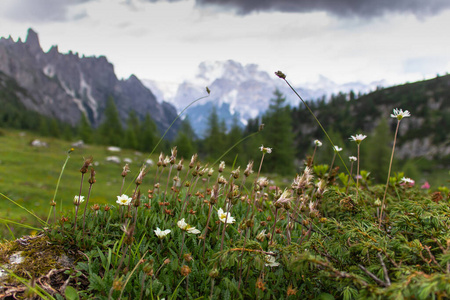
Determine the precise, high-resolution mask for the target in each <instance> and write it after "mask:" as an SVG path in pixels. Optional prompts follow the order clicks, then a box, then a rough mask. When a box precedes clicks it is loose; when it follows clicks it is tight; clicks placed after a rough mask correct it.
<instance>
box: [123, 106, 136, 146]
mask: <svg viewBox="0 0 450 300" xmlns="http://www.w3.org/2000/svg"><path fill="white" fill-rule="evenodd" d="M139 131H140V124H139V119H138V117H137V115H136V112H135V111H134V110H130V112H129V113H128V120H127V129H126V130H125V141H124V147H127V148H131V149H138V146H139V142H138V138H137V136H138V135H139V134H140V132H139Z"/></svg>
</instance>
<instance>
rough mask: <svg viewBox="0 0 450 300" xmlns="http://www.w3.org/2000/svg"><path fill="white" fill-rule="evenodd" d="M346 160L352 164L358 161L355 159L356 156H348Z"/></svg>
mask: <svg viewBox="0 0 450 300" xmlns="http://www.w3.org/2000/svg"><path fill="white" fill-rule="evenodd" d="M348 159H349V160H350V161H351V162H354V161H357V160H358V159H357V158H356V156H349V157H348Z"/></svg>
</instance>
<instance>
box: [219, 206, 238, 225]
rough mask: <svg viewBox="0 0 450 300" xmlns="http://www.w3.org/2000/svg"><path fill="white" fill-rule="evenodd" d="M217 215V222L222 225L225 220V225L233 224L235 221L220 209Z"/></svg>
mask: <svg viewBox="0 0 450 300" xmlns="http://www.w3.org/2000/svg"><path fill="white" fill-rule="evenodd" d="M217 215H218V216H219V220H220V221H221V222H222V223H225V219H226V221H227V224H232V223H234V222H235V221H236V220H235V218H233V217H232V216H231V215H230V213H226V212H224V211H223V209H222V208H219V210H218V211H217ZM227 216H228V217H227Z"/></svg>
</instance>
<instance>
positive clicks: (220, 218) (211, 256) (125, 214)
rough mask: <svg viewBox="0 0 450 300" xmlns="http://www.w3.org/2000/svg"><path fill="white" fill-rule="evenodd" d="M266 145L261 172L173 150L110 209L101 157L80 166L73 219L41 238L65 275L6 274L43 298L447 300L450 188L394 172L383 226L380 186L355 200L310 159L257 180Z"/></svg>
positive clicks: (58, 222)
mask: <svg viewBox="0 0 450 300" xmlns="http://www.w3.org/2000/svg"><path fill="white" fill-rule="evenodd" d="M261 150H263V151H262V152H261V157H260V159H261V160H260V161H258V162H257V163H256V162H255V167H254V168H253V166H252V165H248V166H247V168H246V169H245V170H244V169H243V168H242V170H241V169H240V168H236V167H235V168H234V169H233V170H230V168H229V167H227V166H225V165H224V164H221V166H216V167H215V168H214V169H215V170H214V172H213V171H212V170H211V169H210V168H208V167H207V166H204V165H201V164H200V163H199V162H198V161H196V158H195V157H193V158H192V159H191V161H190V162H188V161H187V162H182V161H180V160H177V159H176V149H175V148H174V149H173V151H172V152H171V154H169V155H167V156H166V157H164V155H162V156H161V157H160V159H159V163H157V166H156V167H153V168H143V169H142V170H141V171H140V173H139V174H136V175H137V176H135V177H134V178H132V177H133V176H132V175H131V174H128V175H127V172H126V171H127V169H126V168H124V169H123V170H122V171H123V172H118V173H116V177H117V178H118V179H119V184H117V185H114V186H112V187H111V189H112V190H114V191H113V192H115V194H116V195H121V194H122V191H123V192H124V193H123V194H125V195H123V196H121V197H115V199H117V201H114V200H113V199H112V198H111V199H108V201H107V203H105V204H101V203H98V202H96V201H93V199H94V195H95V188H96V186H95V185H96V184H97V183H96V177H97V176H99V177H100V176H101V175H100V173H98V174H94V173H92V170H93V165H94V164H95V160H91V159H90V158H88V159H86V160H85V161H84V163H83V164H82V165H80V168H81V169H79V168H77V173H78V174H79V175H78V176H79V177H80V173H79V172H78V170H80V171H81V174H85V177H84V176H83V177H84V181H83V183H84V185H83V186H84V188H83V189H82V191H83V192H82V196H83V197H84V199H83V200H84V201H83V202H81V203H79V200H78V199H79V195H78V193H75V197H71V199H72V200H73V203H74V205H73V211H72V212H70V211H69V212H66V213H64V215H63V216H58V218H57V219H56V215H55V216H54V215H52V216H51V218H50V220H49V223H50V224H48V225H47V226H48V229H46V230H44V231H43V235H41V236H39V239H36V240H37V241H39V243H42V239H44V241H46V242H45V244H46V243H47V242H49V243H50V244H51V245H54V246H55V247H57V249H58V250H57V251H55V253H65V254H66V255H68V256H70V258H71V260H72V261H73V264H72V265H71V267H70V268H69V267H64V268H63V267H62V266H61V265H60V263H59V262H58V260H57V259H55V258H53V259H49V261H50V262H51V263H52V265H50V266H42V269H36V270H33V272H34V273H33V272H31V271H30V270H23V269H21V267H20V266H19V267H17V268H16V269H13V270H12V271H13V272H15V274H16V276H18V277H20V278H24V279H22V280H23V282H25V287H26V288H25V289H24V292H27V293H29V294H28V295H33V294H35V295H39V296H40V297H41V298H44V299H45V298H52V297H54V298H56V299H60V298H61V297H62V296H61V295H65V296H66V297H67V298H68V299H77V298H78V297H79V298H86V299H88V298H92V297H93V296H94V295H95V298H96V299H119V298H122V299H124V298H131V299H139V298H141V299H161V298H166V299H175V298H181V297H187V298H190V299H196V298H208V297H211V298H213V299H239V298H246V299H256V298H258V299H290V298H292V299H296V298H298V297H302V298H310V299H312V298H316V297H320V298H321V299H333V298H344V299H354V298H386V297H390V298H392V299H394V298H395V299H400V298H402V297H404V298H413V297H414V298H417V299H429V298H430V297H439V296H441V297H448V296H449V295H450V290H449V288H448V286H449V285H448V283H449V281H450V274H449V272H450V261H449V259H450V254H449V252H448V251H449V246H448V245H449V244H448V243H449V242H448V241H450V237H449V236H448V226H449V224H448V217H449V216H450V210H449V208H448V201H449V198H448V197H449V196H448V190H446V189H445V188H442V189H441V191H440V192H433V193H426V192H424V191H422V190H420V189H419V188H418V187H417V186H415V187H413V186H411V184H410V183H409V182H408V181H407V180H406V181H405V179H403V180H402V179H401V178H400V177H401V176H402V174H396V176H393V177H392V178H391V180H390V184H389V187H388V194H387V197H386V207H385V213H386V214H385V215H383V217H382V222H381V224H380V223H379V217H380V206H381V201H380V199H382V197H383V192H384V187H383V186H368V185H366V184H365V183H364V179H362V180H361V188H360V190H359V193H358V196H356V189H355V188H356V183H354V182H352V181H350V183H348V184H349V186H348V189H347V186H346V184H339V185H338V184H337V183H338V182H339V181H341V182H345V181H342V180H338V181H336V179H337V178H338V177H343V176H345V174H339V173H338V170H337V168H331V170H330V171H327V170H329V166H327V165H314V164H313V160H312V158H310V159H309V160H308V163H309V164H310V166H311V168H310V167H308V166H305V167H304V170H303V172H302V173H301V174H300V175H298V176H297V177H295V178H294V179H293V181H292V185H291V186H290V188H289V189H285V190H282V189H279V188H277V187H276V186H273V185H272V184H271V183H270V182H269V181H268V180H267V179H266V178H265V177H261V176H260V174H259V173H258V170H257V169H258V168H259V166H260V163H263V156H269V155H270V154H271V153H270V152H271V149H269V148H265V147H261ZM216 168H217V169H216ZM253 169H255V173H256V174H253V177H252V179H249V178H247V177H248V175H250V174H251V173H252V171H253ZM169 170H170V171H169ZM225 170H228V171H231V172H230V173H227V174H229V175H226V176H223V175H224V174H226V173H224V172H223V171H225ZM67 171H69V170H67ZM72 171H73V170H72ZM162 171H166V173H164V174H167V177H165V176H162ZM167 171H169V172H167ZM169 174H170V175H169ZM121 175H122V176H121ZM255 175H256V176H255ZM92 176H94V177H92ZM347 178H348V177H347ZM122 179H124V181H125V184H124V185H123V187H122V184H121V183H122ZM245 182H246V183H247V185H245ZM247 187H248V188H247ZM91 188H92V190H91ZM121 190H122V191H121ZM89 191H92V195H89ZM126 195H129V196H130V197H128V196H126ZM89 198H90V199H89ZM49 207H50V206H49ZM56 208H57V206H56V207H55V209H56ZM85 209H86V216H85V215H84V211H85ZM75 218H76V222H75ZM225 224H226V226H225ZM30 243H32V242H31V238H30ZM31 245H32V244H31ZM2 248H3V250H2V252H1V257H2V260H5V259H6V258H7V257H9V255H11V254H12V253H14V251H18V250H21V251H25V253H28V252H29V251H30V249H29V248H25V249H21V248H20V246H18V245H17V244H14V243H12V244H10V245H9V246H5V245H4V246H3V247H2ZM27 251H28V252H27ZM53 255H57V254H53ZM29 259H30V260H31V258H29ZM5 262H6V261H3V263H5ZM27 264H28V265H29V264H30V261H28V262H27ZM22 268H23V267H22ZM43 270H44V273H42V272H43ZM49 270H53V272H54V273H55V272H56V271H55V270H62V271H60V273H58V274H60V276H62V277H61V278H62V279H60V282H58V281H54V282H53V286H51V287H50V288H49V287H48V285H39V284H36V282H35V281H34V280H35V279H36V278H42V277H43V276H47V277H48V276H50V275H49V274H48V273H47V272H51V271H49ZM33 278H35V279H33ZM49 278H50V277H49ZM30 280H31V281H30ZM31 282H35V285H34V287H33V285H32V284H31ZM39 282H41V281H39ZM64 283H65V284H64ZM61 299H62V298H61Z"/></svg>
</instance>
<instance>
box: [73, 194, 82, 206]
mask: <svg viewBox="0 0 450 300" xmlns="http://www.w3.org/2000/svg"><path fill="white" fill-rule="evenodd" d="M83 202H84V196H79V195H75V197H73V204H75V205H80V204H81V203H83Z"/></svg>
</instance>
